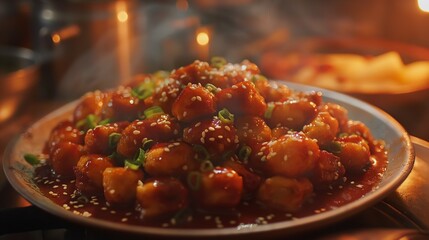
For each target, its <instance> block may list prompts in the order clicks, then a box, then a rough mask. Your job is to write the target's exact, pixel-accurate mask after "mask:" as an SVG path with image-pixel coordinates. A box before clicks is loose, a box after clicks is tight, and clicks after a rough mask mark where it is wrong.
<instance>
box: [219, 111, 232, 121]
mask: <svg viewBox="0 0 429 240" xmlns="http://www.w3.org/2000/svg"><path fill="white" fill-rule="evenodd" d="M217 116H218V117H219V119H220V120H221V121H222V122H223V123H233V122H234V114H232V113H230V112H229V111H228V109H226V108H224V109H222V110H220V111H219V112H218V114H217Z"/></svg>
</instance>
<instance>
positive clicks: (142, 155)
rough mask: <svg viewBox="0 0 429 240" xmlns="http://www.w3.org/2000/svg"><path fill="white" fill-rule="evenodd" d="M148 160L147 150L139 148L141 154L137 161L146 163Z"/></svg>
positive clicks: (142, 163) (141, 163)
mask: <svg viewBox="0 0 429 240" xmlns="http://www.w3.org/2000/svg"><path fill="white" fill-rule="evenodd" d="M145 160H146V152H145V151H144V150H143V149H141V148H139V155H137V158H136V160H135V162H137V163H139V164H140V165H144V162H145Z"/></svg>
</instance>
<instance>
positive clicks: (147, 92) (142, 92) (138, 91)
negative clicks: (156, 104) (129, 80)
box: [131, 81, 154, 100]
mask: <svg viewBox="0 0 429 240" xmlns="http://www.w3.org/2000/svg"><path fill="white" fill-rule="evenodd" d="M153 92H154V83H153V82H152V81H144V82H143V83H141V84H140V85H138V86H137V87H135V88H133V89H131V95H133V96H134V97H136V98H138V99H140V100H144V99H146V98H148V97H150V96H152V94H153Z"/></svg>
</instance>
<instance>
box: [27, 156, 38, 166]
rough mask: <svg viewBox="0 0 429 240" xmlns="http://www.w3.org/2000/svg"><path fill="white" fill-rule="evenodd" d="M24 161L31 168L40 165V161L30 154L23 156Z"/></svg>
mask: <svg viewBox="0 0 429 240" xmlns="http://www.w3.org/2000/svg"><path fill="white" fill-rule="evenodd" d="M24 160H25V161H26V162H28V163H29V164H30V165H32V166H34V165H37V164H40V159H39V158H38V157H37V156H36V155H34V154H31V153H26V154H24Z"/></svg>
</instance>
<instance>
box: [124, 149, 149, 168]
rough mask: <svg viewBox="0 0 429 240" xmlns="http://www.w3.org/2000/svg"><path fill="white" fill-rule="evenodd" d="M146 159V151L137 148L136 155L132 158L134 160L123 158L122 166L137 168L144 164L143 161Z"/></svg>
mask: <svg viewBox="0 0 429 240" xmlns="http://www.w3.org/2000/svg"><path fill="white" fill-rule="evenodd" d="M145 160H146V152H145V151H144V150H143V149H141V148H139V153H138V155H137V156H136V157H135V158H134V160H128V159H127V160H125V161H124V167H128V168H130V169H132V170H137V169H138V168H139V167H140V166H143V165H144V162H145Z"/></svg>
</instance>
